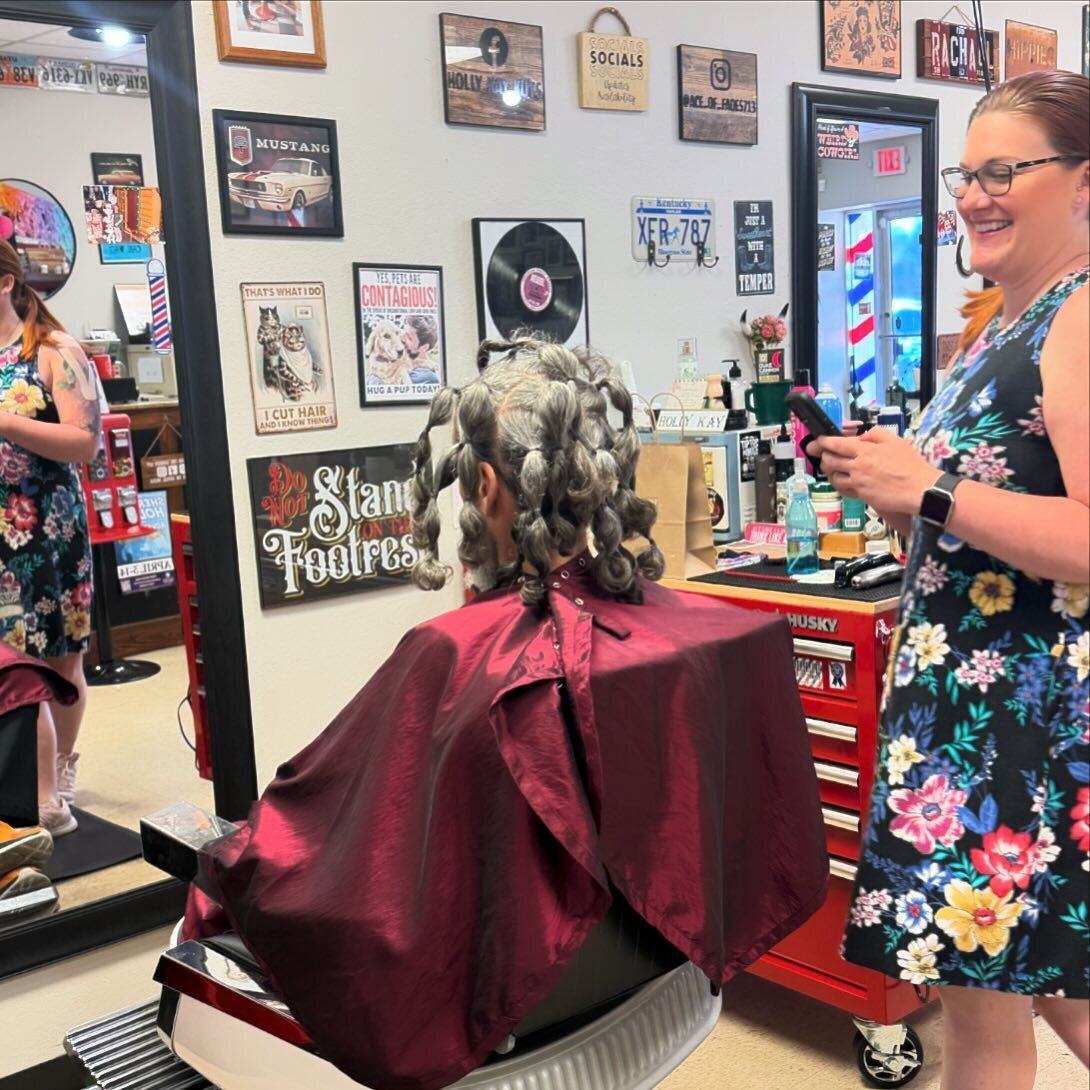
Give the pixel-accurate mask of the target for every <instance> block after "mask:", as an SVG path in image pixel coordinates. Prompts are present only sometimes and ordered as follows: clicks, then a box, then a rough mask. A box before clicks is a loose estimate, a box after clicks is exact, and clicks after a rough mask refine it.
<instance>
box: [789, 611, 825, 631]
mask: <svg viewBox="0 0 1090 1090" xmlns="http://www.w3.org/2000/svg"><path fill="white" fill-rule="evenodd" d="M777 612H778V611H777ZM786 616H787V619H788V620H789V621H790V622H791V624H792V625H793V626H794V627H795V628H801V629H802V630H803V631H805V632H829V633H832V632H835V631H836V630H837V629H838V628H839V627H840V622H839V621H838V620H837V619H836V618H835V617H810V616H808V615H807V614H805V613H788V614H787V615H786Z"/></svg>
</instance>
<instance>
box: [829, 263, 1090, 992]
mask: <svg viewBox="0 0 1090 1090" xmlns="http://www.w3.org/2000/svg"><path fill="white" fill-rule="evenodd" d="M1087 281H1088V270H1087V269H1082V270H1080V271H1078V272H1076V273H1072V274H1071V275H1069V276H1067V277H1065V278H1064V279H1063V280H1061V281H1060V282H1059V283H1058V284H1056V285H1055V286H1054V287H1053V288H1051V289H1050V290H1049V291H1048V292H1046V293H1045V294H1044V295H1043V296H1042V297H1041V298H1040V299H1038V300H1037V302H1036V303H1034V304H1033V306H1031V307H1030V308H1029V310H1028V311H1027V312H1026V313H1025V314H1024V315H1022V317H1021V318H1019V319H1018V320H1017V321H1015V322H1014V323H1013V324H1012V325H1010V326H1009V327H1008V328H1006V329H1000V328H999V321H998V319H996V320H995V321H993V322H992V324H991V325H990V326H989V327H988V328H987V329H986V330H985V331H984V333H983V334H982V335H981V337H980V339H979V340H978V341H977V342H976V344H974V345H973V346H972V348H970V349H969V350H968V352H966V353H965V354H964V356H963V357H962V358H960V359H959V360H957V361H955V363H954V364H953V367H952V371H951V373H950V376H949V378H948V379H947V381H946V383H945V384H944V385H943V387H942V389H941V390H940V391H939V393H938V394H937V395H936V397H935V398H934V399H933V400H932V401H931V403H930V405H929V406H928V407H927V408H926V409H925V411H924V412H923V414H922V415H921V417H920V420H919V423H918V424H917V426H916V431H915V435H914V438H913V442H914V443H915V445H916V447H917V449H919V450H920V451H921V452H922V453H923V455H924V456H925V457H926V458H927V460H928V461H929V462H930V463H931V464H932V465H934V466H935V467H936V468H940V469H943V470H945V471H946V472H949V473H956V474H960V475H961V476H963V477H969V478H973V479H975V480H978V481H983V482H984V483H986V484H990V485H992V486H994V487H996V488H1004V489H1008V490H1010V491H1015V492H1028V493H1032V494H1033V495H1039V496H1063V495H1065V491H1064V484H1063V477H1062V475H1061V472H1060V465H1059V462H1058V460H1057V458H1056V454H1055V451H1054V450H1053V448H1052V444H1051V443H1050V442H1049V437H1048V434H1047V432H1046V430H1045V421H1044V418H1043V415H1042V404H1041V395H1042V389H1043V387H1042V385H1041V378H1040V370H1039V364H1040V356H1041V349H1042V346H1043V345H1044V341H1045V337H1046V336H1047V334H1048V331H1049V327H1050V326H1051V324H1052V320H1053V319H1054V318H1055V316H1056V312H1057V311H1058V310H1059V308H1060V306H1061V305H1062V304H1063V302H1064V301H1065V300H1066V299H1067V298H1068V297H1069V296H1070V295H1071V293H1072V292H1074V291H1075V290H1076V289H1078V288H1080V287H1082V286H1083V285H1085V284H1086V283H1087ZM1010 532H1011V533H1012V534H1017V533H1018V527H1017V526H1011V528H1010ZM1088 608H1090V591H1088V588H1087V587H1084V586H1073V585H1068V584H1064V583H1059V582H1050V581H1047V580H1041V579H1036V578H1034V577H1033V576H1031V575H1029V574H1027V573H1025V572H1021V571H1018V570H1016V569H1014V568H1012V567H1010V566H1009V565H1007V564H1004V563H1003V562H1002V561H1000V560H998V559H996V558H995V557H993V556H991V555H990V554H988V553H985V552H982V551H980V550H978V549H974V548H972V547H971V546H969V545H967V544H965V543H964V542H962V541H960V540H959V539H957V538H956V537H954V536H953V535H951V534H948V533H940V531H939V530H937V529H936V528H934V527H931V526H928V525H927V524H926V523H922V522H921V521H920V520H918V519H917V520H916V524H915V526H914V528H913V536H912V546H911V549H910V555H909V560H908V567H907V569H906V572H905V593H904V596H903V599H902V602H901V609H900V614H899V618H898V627H897V632H896V634H895V637H894V645H893V651H892V654H891V660H890V669H889V674H888V676H887V679H886V693H885V706H884V713H883V724H882V738H881V743H882V744H881V749H880V753H879V760H878V768H877V772H876V775H875V783H874V792H873V795H872V801H871V809H870V816H869V822H868V828H867V831H866V833H865V835H864V843H863V857H862V859H861V860H860V866H859V873H858V876H857V879H856V888H855V891H854V898H853V901H852V906H851V910H850V915H849V919H848V923H847V929H846V932H845V938H844V947H843V951H842V952H843V954H844V956H845V958H846V959H847V960H848V961H851V962H854V963H856V964H858V965H863V966H866V967H868V968H871V969H877V970H878V971H880V972H882V973H885V974H886V975H887V976H891V977H896V978H899V979H901V980H904V981H908V982H909V983H912V984H915V985H928V984H955V985H961V986H964V987H978V988H990V989H993V990H997V991H1002V992H1015V993H1020V994H1023V995H1059V996H1067V997H1070V998H1075V997H1080V998H1081V997H1085V996H1087V995H1088V994H1090V990H1088V977H1090V969H1088V956H1087V939H1088V937H1090V916H1088V910H1087V901H1088V897H1087V883H1088V879H1090V875H1088V873H1087V872H1088V870H1090V797H1088V796H1090V786H1088V781H1090V769H1088V765H1087V743H1088V739H1090V627H1088V618H1087V613H1088Z"/></svg>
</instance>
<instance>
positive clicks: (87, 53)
mask: <svg viewBox="0 0 1090 1090" xmlns="http://www.w3.org/2000/svg"><path fill="white" fill-rule="evenodd" d="M68 29H69V28H68V27H66V26H55V25H50V24H49V23H27V22H21V21H19V20H17V19H0V53H30V54H41V55H42V56H43V57H65V58H67V59H68V60H74V61H101V62H104V63H105V62H109V63H113V64H137V65H141V66H144V67H146V66H147V63H148V54H147V50H146V49H145V48H144V46H143V44H140V45H135V46H133V45H127V46H124V47H122V48H121V49H111V48H110V47H109V46H106V45H103V44H102V43H101V42H84V41H81V40H80V39H79V38H73V37H72V36H71V35H70V34H69V33H68Z"/></svg>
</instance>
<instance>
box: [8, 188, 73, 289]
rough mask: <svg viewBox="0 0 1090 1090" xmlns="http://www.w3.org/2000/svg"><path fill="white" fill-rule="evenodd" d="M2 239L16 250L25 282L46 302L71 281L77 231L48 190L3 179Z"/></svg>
mask: <svg viewBox="0 0 1090 1090" xmlns="http://www.w3.org/2000/svg"><path fill="white" fill-rule="evenodd" d="M5 220H6V221H7V222H5ZM9 224H10V226H9ZM0 237H6V238H7V241H8V242H10V243H11V244H12V246H14V247H15V250H16V253H18V254H19V256H20V257H21V258H22V260H23V266H24V268H25V269H26V282H27V283H28V284H29V285H30V286H31V287H32V288H33V289H34V290H35V291H36V292H37V293H38V294H39V295H41V296H42V298H43V299H48V298H49V297H50V296H52V295H56V293H57V292H58V291H60V290H61V288H63V287H64V285H65V284H66V283H67V282H68V278H69V277H70V276H71V275H72V266H73V265H74V264H75V262H76V232H75V231H74V230H73V228H72V221H71V220H70V219H69V218H68V213H67V212H65V210H64V209H63V208H62V207H61V204H60V201H58V200H57V198H56V197H54V196H53V194H52V193H50V192H49V191H48V190H45V189H42V187H41V186H40V185H35V184H34V183H33V182H27V181H24V180H23V179H22V178H0Z"/></svg>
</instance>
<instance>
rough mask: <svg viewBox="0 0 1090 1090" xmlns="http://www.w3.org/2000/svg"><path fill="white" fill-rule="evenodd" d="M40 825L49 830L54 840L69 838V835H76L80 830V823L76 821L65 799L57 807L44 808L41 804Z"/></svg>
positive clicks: (39, 808)
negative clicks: (63, 837)
mask: <svg viewBox="0 0 1090 1090" xmlns="http://www.w3.org/2000/svg"><path fill="white" fill-rule="evenodd" d="M38 823H39V824H40V825H41V827H42V828H43V829H46V830H48V832H49V834H50V835H51V836H52V837H53V839H54V840H56V839H57V837H59V836H67V835H68V834H69V833H74V832H75V831H76V830H77V829H78V828H79V822H78V821H76V818H75V816H74V815H73V813H72V811H71V810H69V808H68V803H67V802H66V801H65V800H64V799H58V800H57V805H56V806H52V805H45V806H42V805H41V804H39V806H38Z"/></svg>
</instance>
